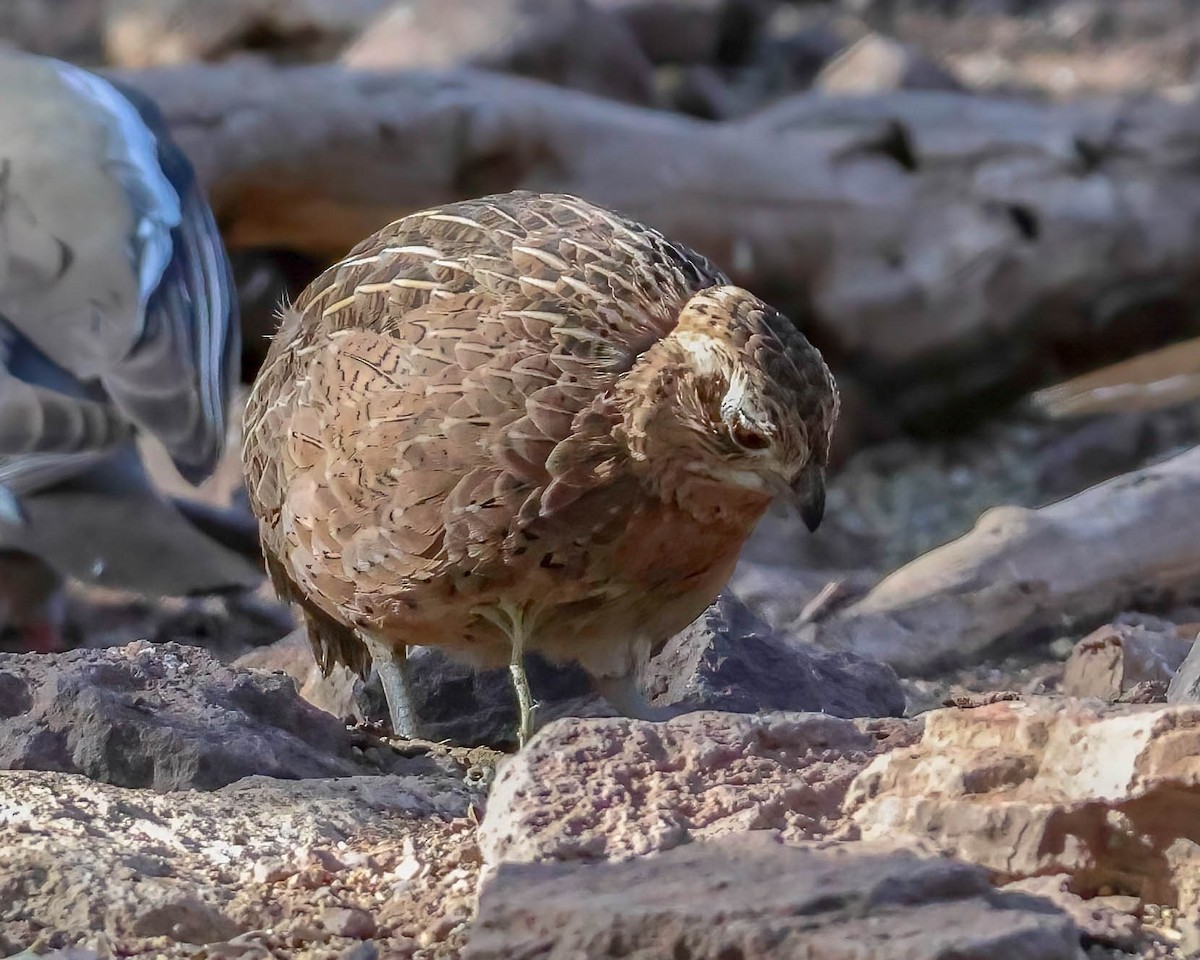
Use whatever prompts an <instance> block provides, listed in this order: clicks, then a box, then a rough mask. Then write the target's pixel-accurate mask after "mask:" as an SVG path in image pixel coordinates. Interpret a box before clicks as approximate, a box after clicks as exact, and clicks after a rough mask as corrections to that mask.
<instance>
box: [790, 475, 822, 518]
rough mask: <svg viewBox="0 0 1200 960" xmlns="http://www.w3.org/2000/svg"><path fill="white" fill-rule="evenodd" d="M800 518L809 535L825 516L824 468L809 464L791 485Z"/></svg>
mask: <svg viewBox="0 0 1200 960" xmlns="http://www.w3.org/2000/svg"><path fill="white" fill-rule="evenodd" d="M792 493H793V494H794V495H795V498H796V506H797V507H799V509H800V518H801V519H802V520H803V521H804V525H805V526H806V527H808V529H809V532H810V533H816V531H817V527H819V526H820V525H821V519H822V518H823V517H824V516H825V467H824V466H822V465H821V464H817V463H810V464H809V465H808V466H806V467H805V468H804V470H803V471H801V473H800V476H798V477H797V478H796V481H795V482H794V483H793V484H792Z"/></svg>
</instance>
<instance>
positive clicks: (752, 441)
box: [729, 423, 771, 450]
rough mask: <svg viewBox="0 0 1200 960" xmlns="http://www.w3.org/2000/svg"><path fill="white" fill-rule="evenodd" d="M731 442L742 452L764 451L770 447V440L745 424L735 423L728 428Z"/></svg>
mask: <svg viewBox="0 0 1200 960" xmlns="http://www.w3.org/2000/svg"><path fill="white" fill-rule="evenodd" d="M729 434H730V436H732V437H733V442H734V443H736V444H737V445H738V446H739V447H741V448H742V449H743V450H766V449H767V447H769V446H770V445H771V438H770V437H767V436H764V435H763V434H761V433H759V432H758V431H757V430H755V429H754V428H753V427H751V426H748V425H747V424H745V423H735V424H734V425H733V426H732V427H730V428H729Z"/></svg>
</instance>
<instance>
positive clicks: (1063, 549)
mask: <svg viewBox="0 0 1200 960" xmlns="http://www.w3.org/2000/svg"><path fill="white" fill-rule="evenodd" d="M1198 516H1200V448H1195V449H1192V450H1189V451H1188V452H1187V453H1183V454H1180V455H1179V456H1177V457H1174V458H1172V459H1170V460H1167V461H1165V462H1163V463H1160V464H1157V465H1156V466H1152V467H1148V468H1146V469H1144V470H1139V471H1136V472H1134V473H1130V474H1126V475H1124V476H1120V477H1117V478H1115V479H1113V480H1110V481H1108V482H1107V483H1103V484H1100V485H1099V486H1096V487H1092V488H1091V489H1089V490H1085V491H1084V492H1083V493H1080V494H1078V495H1076V496H1074V497H1071V498H1069V499H1067V500H1063V501H1061V502H1059V503H1056V504H1053V505H1052V506H1048V507H1043V508H1042V509H1040V510H1026V509H1023V508H1018V507H998V508H996V509H994V510H989V511H988V512H987V513H985V514H984V515H983V516H982V517H980V519H979V522H978V523H977V524H976V525H975V529H974V530H972V531H971V532H970V533H968V534H967V535H966V536H964V537H961V538H960V539H958V540H955V541H954V542H952V543H949V544H947V545H946V546H944V547H939V548H938V549H937V550H933V551H931V552H930V553H927V554H925V555H924V556H923V557H920V558H918V559H917V560H914V561H913V562H912V563H909V564H907V565H906V566H904V567H901V568H900V569H899V570H897V571H896V572H895V573H893V574H892V575H891V576H889V577H887V578H886V579H885V580H883V581H882V582H881V583H880V584H879V585H878V586H876V587H875V588H874V589H873V590H871V591H870V592H869V593H868V594H867V595H866V596H865V597H864V598H863V599H862V600H860V601H858V602H857V603H855V604H854V605H853V606H851V607H849V608H847V609H846V610H845V611H844V612H843V613H841V614H840V615H838V616H835V617H832V618H830V619H829V620H827V621H825V622H823V623H819V624H816V625H813V626H809V627H808V628H806V631H805V632H807V633H808V634H810V635H809V636H807V637H806V639H810V640H812V641H814V642H816V643H818V644H820V645H822V646H827V647H832V648H835V649H844V650H852V651H853V652H855V653H857V654H860V655H862V656H867V657H876V658H879V659H881V660H885V661H887V662H888V663H890V664H892V666H894V667H895V668H896V669H897V670H898V671H900V672H901V673H906V674H921V673H927V672H930V671H934V670H936V669H938V668H939V667H942V666H945V665H946V664H948V663H953V662H956V661H963V660H971V659H978V656H979V654H980V653H981V652H983V651H985V650H987V648H989V647H991V646H993V645H994V644H996V643H998V642H1000V641H1015V640H1019V639H1021V638H1030V637H1038V636H1041V637H1043V638H1045V637H1050V636H1054V635H1056V634H1057V633H1060V632H1064V631H1069V630H1071V629H1074V628H1078V627H1080V626H1085V625H1092V624H1095V623H1097V622H1102V621H1103V620H1104V619H1105V618H1107V617H1109V616H1111V615H1112V614H1114V613H1117V612H1119V611H1121V610H1127V609H1130V608H1131V607H1137V606H1143V605H1155V604H1158V603H1162V602H1164V601H1168V600H1169V601H1188V600H1194V599H1196V598H1198V597H1200V537H1197V535H1196V518H1197V517H1198Z"/></svg>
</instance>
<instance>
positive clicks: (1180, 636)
mask: <svg viewBox="0 0 1200 960" xmlns="http://www.w3.org/2000/svg"><path fill="white" fill-rule="evenodd" d="M1138 621H1140V622H1135V621H1128V622H1127V621H1124V620H1119V621H1118V622H1116V623H1111V624H1108V625H1106V626H1103V627H1100V628H1099V629H1098V630H1094V631H1093V632H1092V633H1090V634H1088V635H1087V636H1086V637H1084V638H1083V639H1082V640H1080V641H1079V642H1078V643H1077V644H1075V649H1073V650H1072V651H1071V657H1070V659H1069V660H1067V664H1066V667H1065V669H1064V671H1063V681H1062V692H1063V693H1065V694H1066V695H1067V696H1069V697H1099V698H1100V699H1101V700H1109V701H1113V700H1116V699H1117V698H1118V697H1120V696H1121V695H1122V694H1125V693H1128V692H1129V691H1131V690H1133V688H1134V687H1136V686H1138V684H1154V685H1155V686H1156V687H1157V688H1160V689H1161V691H1162V694H1163V697H1165V694H1166V690H1167V685H1168V684H1169V683H1170V682H1171V680H1172V679H1173V678H1174V676H1175V673H1176V671H1178V670H1179V665H1180V664H1181V663H1183V660H1184V658H1185V657H1186V656H1187V655H1188V651H1189V650H1191V648H1192V641H1193V640H1194V639H1195V637H1196V628H1195V625H1192V627H1191V632H1190V635H1188V633H1187V631H1186V628H1180V627H1178V626H1176V625H1175V624H1173V623H1168V622H1167V621H1165V620H1155V618H1150V617H1146V618H1138Z"/></svg>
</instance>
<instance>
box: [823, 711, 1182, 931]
mask: <svg viewBox="0 0 1200 960" xmlns="http://www.w3.org/2000/svg"><path fill="white" fill-rule="evenodd" d="M846 810H847V812H848V813H849V814H850V815H851V816H852V817H853V819H854V821H855V822H856V823H857V824H858V826H859V827H860V829H861V832H862V836H863V838H864V839H868V840H872V839H875V840H884V839H887V840H889V841H891V842H896V841H898V840H903V839H904V838H913V839H916V838H920V839H921V840H922V841H932V842H933V843H934V844H935V845H936V848H937V849H939V850H940V851H941V852H944V853H946V854H949V855H952V856H956V857H960V858H962V859H964V860H969V861H971V862H973V863H978V864H981V865H983V866H986V867H988V868H990V869H991V870H993V871H995V873H996V874H997V876H998V877H999V878H1001V879H1008V880H1020V879H1025V878H1030V877H1038V876H1047V875H1055V874H1061V875H1067V876H1069V877H1070V881H1071V888H1072V889H1073V890H1075V891H1097V890H1100V889H1102V888H1105V887H1107V888H1109V889H1111V890H1115V891H1118V892H1120V893H1122V894H1127V895H1131V896H1134V897H1137V898H1138V900H1140V901H1141V904H1142V905H1143V906H1145V905H1163V906H1166V907H1169V908H1172V909H1174V910H1176V911H1178V914H1179V916H1180V917H1181V918H1186V922H1183V923H1181V926H1180V930H1181V933H1182V935H1185V936H1187V937H1192V938H1194V939H1195V943H1196V945H1197V947H1200V930H1198V929H1197V927H1198V926H1200V925H1197V924H1196V922H1195V918H1196V917H1197V916H1198V915H1200V836H1198V834H1197V830H1196V824H1197V811H1198V810H1200V706H1195V705H1188V706H1175V707H1172V706H1144V705H1126V704H1121V705H1114V706H1106V705H1102V704H1100V703H1099V702H1097V701H1094V700H1064V699H1054V698H1031V699H1029V700H1027V701H1003V702H997V703H991V704H988V705H986V706H981V707H978V708H975V709H949V710H937V711H933V712H931V713H928V714H926V715H925V732H924V735H923V736H922V738H921V741H920V743H919V744H918V745H916V746H915V747H910V748H907V749H905V750H897V751H892V752H891V753H889V754H887V755H883V756H880V757H877V758H876V759H875V760H873V761H872V762H871V764H870V766H868V767H867V768H866V769H865V770H864V771H863V773H862V774H861V775H860V776H859V777H858V779H857V780H856V781H855V783H854V784H853V786H852V787H851V789H850V790H849V792H848V794H847V798H846ZM1139 909H1140V908H1139Z"/></svg>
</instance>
